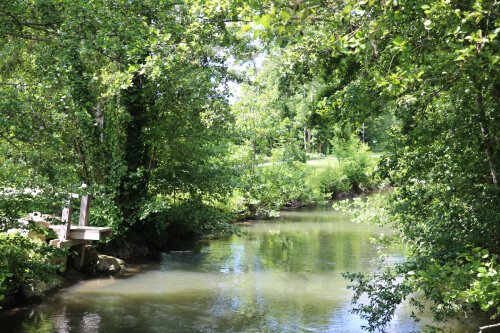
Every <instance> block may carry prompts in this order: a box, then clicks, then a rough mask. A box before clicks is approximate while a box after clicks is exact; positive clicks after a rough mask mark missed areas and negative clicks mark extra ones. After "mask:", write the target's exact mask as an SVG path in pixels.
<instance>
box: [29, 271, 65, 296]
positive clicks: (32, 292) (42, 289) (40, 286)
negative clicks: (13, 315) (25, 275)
mask: <svg viewBox="0 0 500 333" xmlns="http://www.w3.org/2000/svg"><path fill="white" fill-rule="evenodd" d="M63 282H64V279H63V278H62V277H60V276H56V277H54V279H53V280H52V281H50V282H43V281H34V282H32V283H30V284H26V285H23V286H22V287H21V295H22V296H23V298H25V299H39V298H43V297H45V295H46V294H47V293H48V292H49V291H51V290H53V289H55V288H59V287H61V286H62V284H63Z"/></svg>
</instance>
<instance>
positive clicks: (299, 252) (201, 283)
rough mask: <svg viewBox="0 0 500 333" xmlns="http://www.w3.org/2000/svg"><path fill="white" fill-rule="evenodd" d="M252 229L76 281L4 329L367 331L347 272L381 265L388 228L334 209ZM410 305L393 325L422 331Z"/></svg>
mask: <svg viewBox="0 0 500 333" xmlns="http://www.w3.org/2000/svg"><path fill="white" fill-rule="evenodd" d="M247 229H248V233H247V235H246V236H244V237H241V238H238V237H236V236H233V237H230V238H227V239H220V240H210V241H204V242H201V243H200V244H198V246H197V248H196V249H193V250H192V251H185V252H171V253H169V254H164V255H163V258H162V260H161V263H160V264H159V265H158V266H157V267H151V269H149V270H145V271H143V272H140V273H137V274H133V275H132V276H130V277H127V278H115V279H96V280H89V281H85V282H82V283H80V284H77V285H75V286H72V287H70V288H68V289H66V290H63V291H61V292H59V293H58V294H56V295H55V296H54V297H53V298H51V299H48V300H46V301H45V302H43V303H42V304H41V305H40V306H38V307H35V308H33V309H28V310H27V311H25V312H20V313H18V314H16V315H9V316H3V317H2V318H1V321H2V326H3V330H2V332H3V331H4V330H5V331H6V332H106V333H108V332H111V333H112V332H360V331H361V329H360V326H361V325H362V324H363V322H362V321H360V320H359V318H358V317H357V316H354V315H352V314H350V313H349V309H350V304H349V302H350V293H349V292H348V291H347V289H346V285H347V282H346V281H345V280H344V279H342V278H341V276H340V273H341V272H345V271H365V272H366V271H370V270H373V269H374V267H375V265H374V264H373V260H374V259H375V258H376V257H377V249H376V248H375V247H374V246H373V245H372V244H371V243H370V242H369V238H370V237H371V236H375V235H376V234H377V233H379V232H380V229H377V228H376V227H375V226H370V225H361V224H354V223H352V222H350V221H349V219H348V217H346V216H343V215H341V214H339V213H337V212H335V211H333V210H332V209H330V208H317V209H314V210H311V209H309V210H300V211H290V212H285V213H283V215H282V217H281V218H280V219H278V220H275V221H258V222H255V223H252V224H250V225H249V226H248V227H247ZM394 257H395V258H396V259H398V258H399V259H401V255H399V254H398V252H397V251H396V252H395V253H394ZM406 312H407V310H406V309H405V308H402V309H401V310H400V311H398V313H397V316H396V319H395V321H394V325H393V326H392V328H391V330H392V331H394V332H412V331H418V326H415V324H413V322H412V321H411V320H409V319H408V318H409V317H408V313H406Z"/></svg>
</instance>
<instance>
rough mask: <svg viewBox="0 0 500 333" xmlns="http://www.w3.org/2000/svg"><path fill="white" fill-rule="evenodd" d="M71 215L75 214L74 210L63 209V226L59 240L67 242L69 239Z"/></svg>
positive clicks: (69, 208)
mask: <svg viewBox="0 0 500 333" xmlns="http://www.w3.org/2000/svg"><path fill="white" fill-rule="evenodd" d="M71 213H73V209H72V208H71V206H70V207H66V208H63V211H62V216H61V221H62V223H63V225H62V226H61V229H60V230H59V239H60V240H67V239H69V232H70V230H71Z"/></svg>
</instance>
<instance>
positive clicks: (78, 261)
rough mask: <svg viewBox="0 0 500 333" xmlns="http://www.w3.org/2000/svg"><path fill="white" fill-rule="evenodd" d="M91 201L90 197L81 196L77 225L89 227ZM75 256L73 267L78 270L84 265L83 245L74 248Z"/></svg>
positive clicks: (88, 195)
mask: <svg viewBox="0 0 500 333" xmlns="http://www.w3.org/2000/svg"><path fill="white" fill-rule="evenodd" d="M91 200H92V195H90V194H87V195H84V196H82V201H81V203H80V220H79V221H78V225H79V226H82V227H86V226H88V225H89V213H90V201H91ZM75 250H76V252H77V256H76V258H75V262H74V267H75V268H76V269H78V270H80V269H81V268H82V267H83V264H84V263H85V243H84V244H80V245H77V246H75Z"/></svg>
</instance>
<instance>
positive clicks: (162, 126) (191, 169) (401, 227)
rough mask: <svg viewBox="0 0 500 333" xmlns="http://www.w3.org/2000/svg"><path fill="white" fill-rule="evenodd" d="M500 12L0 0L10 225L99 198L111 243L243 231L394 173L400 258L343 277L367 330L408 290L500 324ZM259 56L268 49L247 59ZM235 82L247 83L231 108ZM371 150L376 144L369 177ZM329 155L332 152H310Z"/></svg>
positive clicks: (0, 96) (435, 2) (442, 308)
mask: <svg viewBox="0 0 500 333" xmlns="http://www.w3.org/2000/svg"><path fill="white" fill-rule="evenodd" d="M499 6H500V5H499V3H498V2H497V1H494V0H470V1H458V0H457V1H454V0H429V1H424V2H422V1H417V0H400V1H371V0H370V1H368V0H367V1H355V0H344V1H323V0H306V1H294V2H292V3H290V2H288V1H266V0H262V1H252V2H248V1H180V2H175V3H173V2H170V1H163V0H145V1H113V2H110V1H104V0H101V1H92V2H88V1H74V0H71V1H69V0H30V1H10V2H8V3H5V4H3V5H2V6H1V7H0V19H1V20H2V22H3V24H2V25H1V26H0V58H1V59H2V60H1V62H0V108H1V110H2V111H1V112H2V120H1V122H0V152H1V153H0V165H1V167H0V188H1V189H2V192H0V219H1V220H0V222H1V223H2V228H4V229H7V228H8V227H11V226H13V223H14V222H15V220H16V219H17V218H19V217H20V216H22V215H23V214H26V213H27V212H30V211H32V210H40V211H44V212H47V213H49V212H51V213H57V214H59V211H60V209H61V206H62V204H63V202H64V200H65V199H67V197H68V195H69V194H70V193H79V194H84V193H92V194H94V196H95V198H96V200H95V201H94V204H93V206H92V210H91V221H92V223H94V224H96V225H109V226H112V227H113V230H114V235H115V242H117V243H119V242H118V240H123V239H130V237H132V235H133V236H134V237H138V238H141V237H142V238H144V237H148V238H153V239H155V238H157V239H162V238H163V237H164V236H165V234H169V233H171V234H175V235H178V236H187V235H193V234H194V233H216V232H227V231H233V232H234V228H233V227H232V226H231V225H229V224H228V223H227V222H228V221H230V219H231V218H233V217H234V216H235V215H236V214H237V213H242V214H246V213H248V212H251V213H253V214H254V215H257V216H273V215H275V214H276V212H277V211H278V210H279V209H280V208H282V207H283V205H285V204H287V203H292V204H293V202H294V201H297V202H306V203H310V202H316V201H318V200H321V199H323V198H324V197H325V196H327V197H328V196H331V195H332V194H336V193H340V192H344V191H348V190H350V189H352V190H356V191H359V190H363V189H368V188H371V187H374V186H377V185H380V184H381V183H383V182H389V183H390V184H391V185H393V186H394V187H395V190H394V191H393V192H392V193H391V194H390V195H389V196H388V199H387V202H386V204H385V206H384V208H383V209H380V210H378V213H380V214H378V213H377V214H372V215H370V217H371V218H376V220H377V221H379V222H381V223H387V224H390V225H392V226H394V227H395V228H396V229H397V230H398V232H399V234H398V237H397V239H398V240H399V241H403V242H404V243H405V244H406V245H407V248H408V261H407V262H405V263H402V264H395V265H393V266H390V267H386V268H385V269H384V270H382V271H381V272H380V273H378V274H375V275H374V276H371V277H367V276H363V275H360V274H351V275H349V277H350V278H351V279H352V281H353V288H354V289H355V291H356V293H355V296H356V297H355V300H357V301H359V300H362V299H363V297H362V296H364V295H365V294H367V295H368V296H370V297H369V301H368V303H366V304H365V303H363V302H361V303H360V304H358V306H357V307H356V309H355V311H357V312H358V313H359V314H360V315H362V316H363V317H365V318H367V319H369V324H368V327H367V328H368V330H371V331H374V330H377V329H379V330H384V328H385V327H386V325H387V324H388V322H389V320H390V319H391V317H392V314H393V313H394V311H395V308H396V306H397V305H398V304H400V303H401V302H403V301H404V300H405V299H411V302H412V304H413V305H415V306H416V307H417V308H418V309H422V307H421V305H422V304H421V303H422V302H421V301H420V300H419V299H418V298H412V295H413V294H414V293H419V295H422V296H423V297H424V298H425V299H428V300H431V301H432V305H431V309H432V310H433V313H434V314H435V317H436V319H438V320H446V319H447V318H451V317H456V316H458V315H459V314H461V313H478V312H480V313H483V314H485V315H487V316H490V317H492V318H496V317H498V316H499V315H500V301H499V298H498V297H499V296H498V295H500V290H499V288H500V282H499V274H498V254H499V252H500V241H499V238H498V237H499V236H498V235H500V230H499V228H500V192H499V191H500V190H499V185H498V169H499V167H500V152H499V144H498V143H499V141H500V139H499V138H500V112H499V110H500V106H499V98H500V76H499V70H500V67H499V66H498V63H499V60H500V54H499V42H498V34H499V33H500V20H499ZM252 39H253V40H254V41H251V40H252ZM255 52H256V53H257V58H259V57H265V58H266V61H265V62H264V64H263V65H256V64H255V65H254V66H248V63H245V62H244V61H245V60H249V59H251V58H252V56H253V57H254V58H255ZM241 60H243V61H241ZM254 61H255V59H254ZM230 63H236V64H237V65H236V66H234V65H233V66H232V68H231V66H230ZM234 67H242V68H244V67H245V68H247V69H248V68H249V67H253V68H250V69H249V70H248V71H245V70H243V71H242V70H241V68H236V69H235V68H234ZM230 81H233V82H238V83H239V88H240V90H241V91H240V94H239V96H237V97H238V98H237V100H236V102H235V103H234V104H233V105H230V103H229V88H228V87H229V84H230ZM360 141H362V143H360ZM365 143H367V144H368V145H370V146H371V148H375V149H379V150H380V149H382V150H384V155H383V156H382V157H381V158H380V161H379V164H378V166H377V176H376V178H374V177H372V174H371V169H372V167H373V165H372V164H373V161H374V159H373V156H371V153H370V151H369V149H368V146H367V145H366V144H365ZM330 153H333V154H334V156H335V159H332V161H333V162H332V163H331V164H329V165H319V166H318V165H316V166H315V167H312V166H313V165H314V164H305V163H304V162H305V161H306V160H307V159H308V158H310V157H311V156H314V155H315V154H317V156H322V155H329V154H330ZM375 179H378V180H375ZM6 191H10V193H11V194H9V195H7V194H6ZM26 191H27V192H26ZM12 193H14V194H12ZM33 193H36V195H33ZM2 237H3V236H2ZM12 239H14V238H12ZM12 239H11V238H5V237H4V238H2V244H8V243H6V242H10V241H11V240H12ZM16 240H17V238H16ZM19 244H20V245H19V246H18V247H17V248H18V249H19V251H20V252H23V251H26V249H27V248H28V245H27V244H25V243H19ZM2 246H3V245H2ZM13 246H14V245H13ZM40 253H43V249H42V248H40ZM2 265H3V266H2V269H3V270H4V266H5V265H4V264H2ZM7 266H8V265H7ZM5 267H6V266H5ZM2 272H4V271H2ZM2 274H3V277H2V276H0V281H5V279H6V277H8V276H7V274H11V273H5V272H4V273H2ZM26 279H28V278H26ZM26 279H25V278H24V277H21V276H20V277H19V281H25V280H26ZM2 286H3V285H2ZM2 288H3V287H2Z"/></svg>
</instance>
